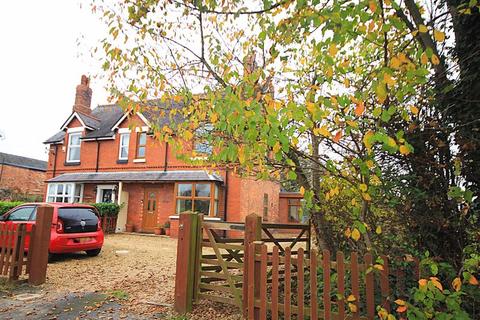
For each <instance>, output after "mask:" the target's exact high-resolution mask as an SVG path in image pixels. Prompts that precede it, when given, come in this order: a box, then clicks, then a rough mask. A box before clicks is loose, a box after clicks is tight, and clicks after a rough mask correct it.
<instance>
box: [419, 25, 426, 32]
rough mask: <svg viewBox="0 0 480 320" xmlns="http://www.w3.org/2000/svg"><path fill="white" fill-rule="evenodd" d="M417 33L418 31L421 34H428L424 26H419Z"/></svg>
mask: <svg viewBox="0 0 480 320" xmlns="http://www.w3.org/2000/svg"><path fill="white" fill-rule="evenodd" d="M418 31H420V32H421V33H427V32H428V29H427V26H426V25H424V24H421V25H419V26H418Z"/></svg>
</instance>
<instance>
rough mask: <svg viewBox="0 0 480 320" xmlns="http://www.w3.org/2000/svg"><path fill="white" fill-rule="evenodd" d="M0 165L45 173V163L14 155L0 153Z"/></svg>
mask: <svg viewBox="0 0 480 320" xmlns="http://www.w3.org/2000/svg"><path fill="white" fill-rule="evenodd" d="M0 164H6V165H9V166H14V167H19V168H26V169H31V170H37V171H47V161H42V160H37V159H32V158H27V157H22V156H16V155H14V154H9V153H3V152H0Z"/></svg>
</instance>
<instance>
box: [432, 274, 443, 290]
mask: <svg viewBox="0 0 480 320" xmlns="http://www.w3.org/2000/svg"><path fill="white" fill-rule="evenodd" d="M430 281H432V283H433V285H434V286H435V287H436V288H437V289H438V290H440V291H443V287H442V284H441V283H440V281H438V279H437V278H435V277H431V278H430Z"/></svg>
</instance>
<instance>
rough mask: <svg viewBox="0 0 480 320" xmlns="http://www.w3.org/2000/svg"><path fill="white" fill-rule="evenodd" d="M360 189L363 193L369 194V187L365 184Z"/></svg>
mask: <svg viewBox="0 0 480 320" xmlns="http://www.w3.org/2000/svg"><path fill="white" fill-rule="evenodd" d="M359 188H360V190H362V191H363V192H367V189H368V187H367V185H366V184H365V183H362V184H360V187H359Z"/></svg>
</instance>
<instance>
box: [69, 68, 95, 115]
mask: <svg viewBox="0 0 480 320" xmlns="http://www.w3.org/2000/svg"><path fill="white" fill-rule="evenodd" d="M89 84H90V79H89V78H87V76H86V75H82V78H81V80H80V84H79V85H78V86H77V91H76V93H75V104H74V105H73V112H80V113H84V114H90V113H91V112H92V109H90V105H91V104H92V89H90V87H89Z"/></svg>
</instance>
